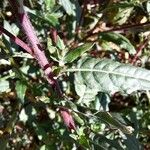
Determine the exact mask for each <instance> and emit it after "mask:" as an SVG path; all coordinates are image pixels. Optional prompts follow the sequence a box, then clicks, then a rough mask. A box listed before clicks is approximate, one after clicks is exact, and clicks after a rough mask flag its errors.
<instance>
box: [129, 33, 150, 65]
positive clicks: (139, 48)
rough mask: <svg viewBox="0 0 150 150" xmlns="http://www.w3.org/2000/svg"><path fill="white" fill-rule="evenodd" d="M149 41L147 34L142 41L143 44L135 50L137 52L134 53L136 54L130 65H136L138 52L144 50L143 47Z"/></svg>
mask: <svg viewBox="0 0 150 150" xmlns="http://www.w3.org/2000/svg"><path fill="white" fill-rule="evenodd" d="M149 39H150V34H149V35H148V37H147V38H146V39H145V40H144V41H143V43H141V45H140V46H139V47H138V48H137V52H136V54H135V56H134V58H133V60H132V62H131V64H133V65H134V64H135V63H136V60H137V58H138V55H139V53H140V52H141V51H142V50H143V49H144V48H145V46H146V45H147V44H148V42H149Z"/></svg>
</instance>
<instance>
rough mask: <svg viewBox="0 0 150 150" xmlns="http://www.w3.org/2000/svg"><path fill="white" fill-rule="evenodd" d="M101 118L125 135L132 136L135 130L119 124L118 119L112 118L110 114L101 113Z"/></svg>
mask: <svg viewBox="0 0 150 150" xmlns="http://www.w3.org/2000/svg"><path fill="white" fill-rule="evenodd" d="M98 115H99V117H100V118H101V119H102V120H104V121H105V122H107V123H108V124H110V125H112V126H114V127H116V128H117V129H120V130H121V131H122V132H123V133H126V134H131V133H132V132H133V128H132V127H130V126H125V125H124V124H122V123H121V122H119V121H118V120H117V119H115V118H114V117H112V116H111V114H110V113H108V112H99V114H98Z"/></svg>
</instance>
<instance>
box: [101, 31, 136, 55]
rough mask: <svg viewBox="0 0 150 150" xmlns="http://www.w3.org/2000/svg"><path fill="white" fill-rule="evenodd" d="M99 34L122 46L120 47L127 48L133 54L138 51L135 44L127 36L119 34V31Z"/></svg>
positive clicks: (102, 37) (104, 38)
mask: <svg viewBox="0 0 150 150" xmlns="http://www.w3.org/2000/svg"><path fill="white" fill-rule="evenodd" d="M99 35H100V38H101V39H102V40H106V41H109V42H113V43H115V44H116V45H118V46H120V48H123V49H125V50H127V51H128V52H129V53H131V54H135V53H136V50H135V48H134V46H133V45H132V44H131V43H130V41H129V40H128V39H127V38H126V37H124V36H123V35H121V34H118V33H100V34H99Z"/></svg>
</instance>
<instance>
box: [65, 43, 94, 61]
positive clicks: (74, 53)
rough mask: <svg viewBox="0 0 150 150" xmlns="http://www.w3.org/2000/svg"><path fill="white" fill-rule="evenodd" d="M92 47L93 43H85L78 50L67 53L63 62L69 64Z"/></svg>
mask: <svg viewBox="0 0 150 150" xmlns="http://www.w3.org/2000/svg"><path fill="white" fill-rule="evenodd" d="M92 47H93V43H86V44H84V45H81V46H79V47H78V48H76V49H74V50H71V51H69V52H68V53H67V54H66V56H65V61H66V62H68V63H70V62H73V61H74V60H76V59H77V58H78V57H80V56H81V55H82V54H83V53H85V52H87V51H89V50H90V49H91V48H92Z"/></svg>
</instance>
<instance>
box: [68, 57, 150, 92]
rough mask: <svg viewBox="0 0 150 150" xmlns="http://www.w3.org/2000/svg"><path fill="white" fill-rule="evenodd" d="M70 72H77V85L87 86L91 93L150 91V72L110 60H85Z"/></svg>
mask: <svg viewBox="0 0 150 150" xmlns="http://www.w3.org/2000/svg"><path fill="white" fill-rule="evenodd" d="M68 71H69V72H75V80H76V81H75V85H77V84H78V86H80V85H82V86H83V85H85V86H86V87H87V88H88V89H90V90H91V92H92V91H96V92H99V91H102V92H108V93H112V94H113V93H115V92H118V91H121V92H125V93H128V94H129V93H132V92H134V91H137V90H149V89H150V71H148V70H146V69H143V68H140V67H134V66H132V65H129V64H123V63H119V62H115V61H113V60H109V59H95V58H85V59H83V60H82V61H79V62H78V66H77V68H74V69H68ZM77 94H78V93H77Z"/></svg>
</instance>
